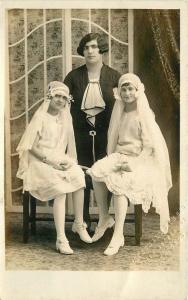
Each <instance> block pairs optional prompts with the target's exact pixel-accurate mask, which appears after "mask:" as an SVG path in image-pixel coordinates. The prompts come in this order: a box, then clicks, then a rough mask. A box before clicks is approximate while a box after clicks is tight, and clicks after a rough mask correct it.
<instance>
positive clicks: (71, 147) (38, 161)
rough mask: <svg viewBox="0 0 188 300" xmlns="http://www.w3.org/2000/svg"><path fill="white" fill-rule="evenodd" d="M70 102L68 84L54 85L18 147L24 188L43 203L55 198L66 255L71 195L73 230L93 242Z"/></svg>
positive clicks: (59, 234)
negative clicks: (85, 216) (67, 208)
mask: <svg viewBox="0 0 188 300" xmlns="http://www.w3.org/2000/svg"><path fill="white" fill-rule="evenodd" d="M70 100H71V97H70V95H69V89H68V87H67V86H66V85H65V84H63V83H61V82H58V81H53V82H51V83H50V84H49V86H48V93H47V96H46V99H45V100H44V102H43V103H42V105H41V106H40V107H39V108H38V110H37V111H36V113H35V114H34V116H33V118H32V120H31V122H30V124H29V125H28V127H27V128H26V130H25V132H24V134H23V136H22V139H21V141H20V143H19V145H18V147H17V151H18V153H19V158H20V162H19V169H18V172H17V177H19V178H21V179H22V180H23V189H24V190H25V191H29V192H30V194H31V195H32V196H33V197H35V198H37V199H39V200H41V201H48V200H52V199H54V205H53V213H54V221H55V226H56V231H57V241H56V249H57V250H58V251H59V252H60V253H63V254H72V253H73V250H72V249H71V248H70V246H69V242H68V240H67V238H66V235H65V200H66V194H67V193H72V198H73V205H74V212H75V221H74V223H73V227H72V230H73V231H74V232H77V233H78V234H79V235H80V238H81V239H82V240H83V241H84V242H86V243H91V242H92V240H91V238H90V236H89V235H88V233H87V230H86V224H85V223H84V222H83V201H84V187H85V176H84V173H83V171H82V169H81V168H80V167H79V166H78V164H77V156H76V147H75V140H74V132H73V126H72V117H71V114H70Z"/></svg>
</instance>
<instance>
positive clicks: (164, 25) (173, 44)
mask: <svg viewBox="0 0 188 300" xmlns="http://www.w3.org/2000/svg"><path fill="white" fill-rule="evenodd" d="M148 16H149V21H150V23H151V29H152V33H153V37H154V41H155V45H156V48H157V51H158V54H159V59H160V63H161V65H162V68H163V72H164V74H165V78H166V80H167V82H168V85H169V88H170V89H171V91H172V93H173V95H174V99H175V100H176V101H179V96H180V79H179V78H180V70H179V69H180V68H179V67H180V34H179V28H180V22H179V11H178V10H148Z"/></svg>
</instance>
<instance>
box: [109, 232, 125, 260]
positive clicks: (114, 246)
mask: <svg viewBox="0 0 188 300" xmlns="http://www.w3.org/2000/svg"><path fill="white" fill-rule="evenodd" d="M124 243H125V241H124V237H123V238H122V239H118V240H116V241H113V242H110V244H109V246H108V248H106V250H105V251H104V255H108V256H110V255H114V254H116V253H118V251H119V248H120V247H123V246H124Z"/></svg>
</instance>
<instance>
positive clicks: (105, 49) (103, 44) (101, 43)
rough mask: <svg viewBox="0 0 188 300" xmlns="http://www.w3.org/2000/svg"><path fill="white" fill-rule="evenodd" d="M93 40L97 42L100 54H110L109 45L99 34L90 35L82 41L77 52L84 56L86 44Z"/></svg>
mask: <svg viewBox="0 0 188 300" xmlns="http://www.w3.org/2000/svg"><path fill="white" fill-rule="evenodd" d="M92 40H97V44H98V47H99V53H100V54H103V53H105V52H108V49H109V48H108V43H107V42H106V40H105V38H104V37H103V36H101V35H100V34H99V33H88V34H86V35H85V36H84V37H83V38H82V39H81V41H80V44H79V46H78V48H77V52H78V54H79V55H81V56H84V47H85V45H86V43H88V42H90V41H92Z"/></svg>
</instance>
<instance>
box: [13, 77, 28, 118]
mask: <svg viewBox="0 0 188 300" xmlns="http://www.w3.org/2000/svg"><path fill="white" fill-rule="evenodd" d="M9 97H10V117H11V118H14V117H17V116H19V115H20V114H22V113H24V112H25V78H23V79H21V80H19V81H18V82H17V83H13V84H11V85H10V90H9Z"/></svg>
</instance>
